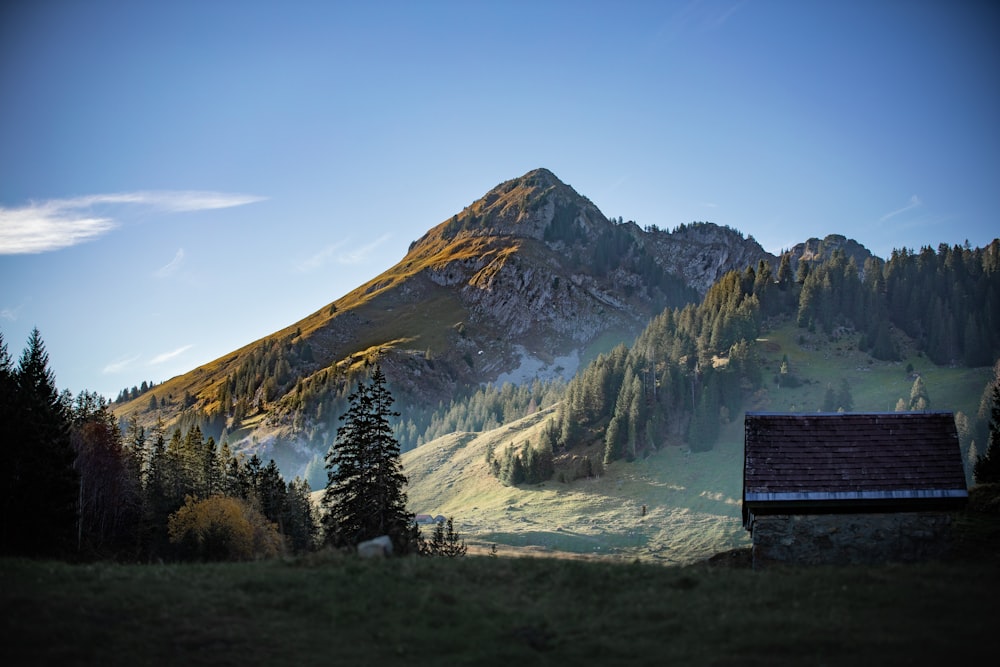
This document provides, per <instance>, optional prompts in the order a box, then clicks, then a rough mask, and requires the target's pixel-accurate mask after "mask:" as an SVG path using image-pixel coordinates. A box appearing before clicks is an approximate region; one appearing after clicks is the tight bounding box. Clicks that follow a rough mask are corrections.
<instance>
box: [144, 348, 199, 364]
mask: <svg viewBox="0 0 1000 667" xmlns="http://www.w3.org/2000/svg"><path fill="white" fill-rule="evenodd" d="M192 347H194V345H183V346H181V347H179V348H177V349H176V350H171V351H170V352H164V353H163V354H158V355H156V356H155V357H153V358H152V359H150V360H149V365H150V366H159V365H160V364H165V363H167V362H168V361H170V360H171V359H175V358H177V357H179V356H181V355H182V354H184V353H185V352H187V351H188V350H190V349H191V348H192Z"/></svg>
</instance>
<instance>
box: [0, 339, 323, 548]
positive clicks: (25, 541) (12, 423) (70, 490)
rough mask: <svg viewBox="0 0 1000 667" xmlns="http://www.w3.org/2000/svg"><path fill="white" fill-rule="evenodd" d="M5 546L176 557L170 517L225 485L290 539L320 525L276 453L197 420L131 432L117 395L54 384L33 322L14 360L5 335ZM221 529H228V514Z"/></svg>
mask: <svg viewBox="0 0 1000 667" xmlns="http://www.w3.org/2000/svg"><path fill="white" fill-rule="evenodd" d="M0 410H2V411H3V412H2V414H0V429H3V431H2V436H3V437H2V440H0V442H2V443H3V446H4V448H5V454H7V456H8V461H9V464H10V465H8V466H5V468H4V470H3V486H2V493H3V495H2V503H3V505H2V515H0V535H2V542H0V544H2V552H3V553H9V554H23V555H29V556H50V557H52V556H59V557H69V556H72V557H77V558H93V557H102V558H121V559H126V560H134V559H151V558H170V557H175V556H179V555H181V554H180V552H178V551H177V549H176V548H175V547H174V546H173V545H172V544H171V540H170V538H169V535H168V523H169V521H170V519H171V517H172V516H173V515H174V514H175V513H176V512H177V511H178V510H180V509H181V507H182V506H184V505H185V503H186V502H189V501H190V500H192V499H199V498H200V499H206V498H211V497H215V496H225V497H230V498H234V499H239V500H240V501H242V502H244V503H246V504H247V505H248V506H250V507H253V508H255V509H256V510H259V512H260V514H261V515H262V516H263V517H264V518H265V519H266V520H267V521H268V522H272V523H273V524H275V525H276V526H277V529H278V531H279V532H280V533H281V534H282V535H283V536H284V541H285V542H286V543H287V546H288V548H290V549H292V550H295V551H299V550H305V549H308V548H311V547H312V545H313V541H314V539H315V534H316V526H315V518H314V517H313V514H312V506H311V503H310V501H309V486H308V484H307V483H305V482H304V481H301V480H299V479H295V480H293V481H292V482H289V483H287V484H286V483H285V481H284V480H283V479H282V477H281V475H280V473H279V471H278V468H277V466H276V465H275V463H274V461H271V462H269V463H268V464H267V465H264V464H263V462H262V461H261V460H260V458H259V457H257V456H256V455H254V456H251V457H249V458H246V457H242V456H236V455H234V454H233V453H232V452H231V451H230V450H229V447H228V444H227V443H225V442H224V443H223V445H222V447H221V448H220V447H217V446H216V443H215V440H214V439H213V438H212V437H208V438H207V439H206V438H205V437H204V436H203V434H202V433H201V431H200V429H198V428H197V427H194V428H192V429H190V430H188V431H187V432H182V431H181V429H179V428H177V429H175V430H174V431H173V432H172V433H171V434H169V437H168V435H167V433H166V432H165V429H164V427H163V424H162V422H160V423H158V424H157V426H155V427H154V428H152V429H151V430H149V431H147V430H146V429H145V428H143V427H142V426H140V425H139V424H138V422H137V421H136V420H135V419H133V420H132V421H131V422H129V423H128V425H127V428H126V430H125V432H124V433H123V432H122V429H121V428H120V427H119V425H118V422H117V420H116V419H115V417H114V415H113V413H112V411H111V409H110V404H109V403H108V402H107V401H106V400H105V399H104V398H103V397H101V396H99V395H98V394H95V393H90V392H87V391H84V392H81V393H80V394H79V395H78V396H77V397H75V398H74V397H73V396H72V395H71V394H70V393H69V392H63V393H62V394H59V393H58V391H57V389H56V386H55V376H54V374H53V373H52V371H51V370H50V369H49V368H48V355H47V353H46V352H45V347H44V344H43V343H42V340H41V336H40V335H39V333H38V331H37V330H35V331H33V332H32V334H31V337H30V339H29V341H28V345H27V347H26V348H25V350H24V353H23V355H22V357H21V359H20V362H19V364H18V366H17V367H16V368H15V367H13V365H12V364H11V361H10V357H9V355H8V353H7V348H6V345H5V344H3V340H2V337H0ZM220 529H223V530H225V529H227V528H226V527H225V526H223V527H221V528H220Z"/></svg>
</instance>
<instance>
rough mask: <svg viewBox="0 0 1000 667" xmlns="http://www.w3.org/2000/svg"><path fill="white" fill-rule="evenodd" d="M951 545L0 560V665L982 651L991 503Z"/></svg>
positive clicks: (987, 646) (801, 659)
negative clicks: (817, 551) (732, 552)
mask: <svg viewBox="0 0 1000 667" xmlns="http://www.w3.org/2000/svg"><path fill="white" fill-rule="evenodd" d="M967 523H970V524H971V525H972V528H971V532H972V533H974V534H975V535H976V536H977V537H976V538H975V540H974V542H975V548H974V549H972V550H971V551H966V552H963V554H964V555H961V556H960V557H959V558H958V559H957V560H953V561H950V562H944V563H929V564H921V565H886V566H881V567H864V568H861V567H844V568H813V569H798V568H776V569H772V570H767V571H762V572H754V571H752V570H748V569H739V568H731V567H716V566H711V565H708V564H699V565H691V566H685V567H664V566H662V565H655V564H649V563H639V562H631V563H629V562H622V561H609V560H572V559H553V558H505V557H502V556H501V557H490V556H478V557H472V556H470V557H466V558H464V559H456V560H448V559H432V558H418V557H406V558H399V559H391V560H387V561H363V560H359V559H357V558H355V557H353V556H343V555H338V554H332V553H320V554H314V555H311V556H308V557H305V558H303V559H299V560H286V561H270V562H259V563H245V564H188V565H114V564H103V563H101V564H92V565H68V564H63V563H55V562H33V561H25V560H0V605H2V608H3V617H2V621H0V633H2V637H0V661H2V664H4V665H40V664H69V665H83V664H87V665H140V664H183V665H273V664H296V665H321V664H322V665H397V664H399V665H404V664H405V665H425V664H426V665H510V664H517V665H522V666H527V665H571V664H611V665H619V664H629V665H653V664H658V665H662V664H696V665H851V666H852V667H856V666H857V665H912V664H948V665H952V664H963V663H966V662H967V661H968V660H971V659H976V658H982V657H983V656H985V655H986V654H987V653H995V645H994V644H993V643H992V639H991V637H992V634H991V632H992V630H993V629H994V628H995V627H996V621H997V618H998V616H997V597H996V596H997V591H1000V567H998V566H1000V553H998V551H997V545H998V543H1000V521H998V519H997V517H995V516H992V517H983V516H979V517H974V518H973V519H971V520H970V521H969V522H967Z"/></svg>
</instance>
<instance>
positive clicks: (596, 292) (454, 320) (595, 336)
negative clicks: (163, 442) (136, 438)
mask: <svg viewBox="0 0 1000 667" xmlns="http://www.w3.org/2000/svg"><path fill="white" fill-rule="evenodd" d="M776 259H777V258H775V257H774V256H773V255H771V254H770V253H767V252H766V251H764V250H763V248H761V246H760V245H759V244H758V243H757V242H756V240H754V239H753V237H752V236H751V237H744V236H743V234H742V233H740V232H738V231H736V230H734V229H731V228H728V227H722V226H719V225H715V224H713V223H693V224H690V225H680V226H678V227H677V228H676V229H675V230H674V231H672V232H669V231H664V230H660V229H658V228H656V227H655V226H649V227H647V228H646V229H645V230H644V229H641V228H640V227H639V226H638V225H637V224H636V223H634V222H631V221H630V222H624V221H622V220H621V219H618V220H617V221H615V220H611V219H609V218H607V217H606V216H604V214H603V213H602V212H601V211H600V209H598V208H597V206H596V205H594V204H593V202H591V201H590V200H589V199H587V198H586V197H584V196H582V195H580V194H579V193H578V192H576V190H574V189H573V188H572V187H571V186H569V185H567V184H566V183H564V182H562V181H561V180H559V179H558V178H557V177H556V176H555V174H553V173H552V172H551V171H549V170H547V169H535V170H532V171H529V172H528V173H526V174H524V175H523V176H520V177H517V178H513V179H510V180H507V181H504V182H502V183H500V184H499V185H497V186H496V187H494V188H492V189H491V190H490V191H489V192H487V193H486V194H485V195H483V196H482V197H480V198H479V199H477V200H475V201H474V202H472V203H471V204H470V205H469V206H466V207H465V208H464V209H463V210H462V211H461V212H459V213H456V214H455V215H453V216H452V217H451V218H449V219H447V220H445V221H442V222H441V223H439V224H437V225H435V226H434V227H432V228H430V229H429V230H428V231H427V232H426V233H425V234H424V235H422V236H421V237H420V238H419V239H417V240H416V241H414V242H413V243H412V244H411V245H410V247H409V249H408V252H407V253H406V255H405V256H404V257H403V258H402V259H401V260H400V261H399V262H398V263H397V264H395V265H394V266H392V267H390V268H389V269H387V270H386V271H384V272H382V273H381V274H379V275H378V276H376V277H375V278H372V279H371V280H369V281H367V282H365V283H363V284H362V285H359V286H358V287H357V288H355V289H354V290H351V291H350V292H348V293H347V294H345V295H343V296H341V297H340V298H338V299H336V300H334V301H332V302H331V303H330V304H328V305H327V306H324V307H323V308H320V309H318V310H317V311H315V312H313V313H311V314H309V315H307V316H306V317H304V318H302V319H301V320H299V321H297V322H295V323H292V324H290V325H289V326H287V327H284V328H282V329H280V330H278V331H276V332H274V333H273V334H271V335H270V336H266V337H264V338H262V339H259V340H257V341H254V342H252V343H249V344H248V345H246V346H243V347H241V348H239V349H237V350H235V351H233V352H231V353H229V354H227V355H223V356H222V357H220V358H218V359H216V360H215V361H213V362H210V363H209V364H205V365H203V366H201V367H199V368H196V369H193V370H192V371H190V372H189V373H185V374H183V375H181V376H177V377H175V378H171V379H170V380H167V381H166V382H164V383H161V384H160V385H157V386H156V387H155V388H154V389H153V390H152V391H151V392H150V394H149V395H148V396H147V395H144V396H142V397H139V398H137V399H135V400H132V401H130V402H127V403H124V404H121V405H119V406H116V413H117V414H118V415H119V417H120V418H123V419H124V418H129V417H135V418H136V419H137V420H138V421H140V422H142V423H145V424H147V425H149V424H153V423H154V422H155V421H156V420H157V419H159V418H162V419H163V420H164V421H165V422H166V423H167V424H168V425H173V424H178V425H191V424H195V423H198V424H200V425H201V426H202V427H203V430H205V431H206V432H207V433H210V434H211V433H215V434H217V437H219V438H222V437H227V438H228V439H229V440H230V442H231V444H233V445H234V446H236V447H237V448H243V449H254V450H255V451H258V450H259V451H261V452H262V453H265V452H270V453H275V452H277V453H278V454H282V450H285V451H284V454H283V455H284V456H286V457H288V458H289V459H290V460H296V461H298V462H299V464H301V461H302V459H303V457H305V456H307V455H308V454H309V452H310V451H315V450H316V449H325V447H326V446H328V444H329V440H330V438H331V437H332V434H333V432H334V431H335V428H336V416H337V415H335V414H329V413H330V411H331V410H332V411H336V409H337V405H339V404H338V403H337V401H338V400H340V401H341V402H342V399H343V398H344V397H345V396H346V393H347V391H349V387H350V385H351V378H352V377H353V376H354V374H357V373H360V372H364V368H365V366H366V364H370V363H372V362H374V361H376V360H378V361H379V363H381V364H382V365H383V366H384V369H385V371H386V375H387V377H388V379H389V382H390V386H391V387H392V388H393V391H394V395H396V396H397V399H398V400H399V402H400V404H401V405H403V406H404V407H410V406H417V405H423V406H425V407H427V406H435V405H437V404H438V403H440V402H442V401H443V402H447V401H449V400H450V399H451V398H452V397H454V396H456V395H458V394H460V393H462V392H463V391H467V390H468V389H469V388H472V387H476V386H478V385H479V384H480V383H482V382H490V381H497V380H500V379H505V380H514V381H516V380H522V381H523V380H528V379H531V378H532V377H536V376H539V375H541V376H543V377H555V376H560V375H561V376H562V377H564V378H568V377H569V376H571V375H572V373H573V372H574V371H575V370H576V367H577V366H578V365H579V363H580V362H581V360H583V359H585V358H587V357H588V356H591V355H593V354H594V353H596V352H600V351H604V350H606V349H608V348H609V347H610V346H611V345H613V344H615V343H616V342H625V341H628V340H630V339H631V338H632V337H634V336H635V335H637V334H638V333H639V332H640V331H641V330H642V329H643V328H644V326H645V325H646V323H647V322H648V321H649V320H650V319H651V318H652V317H653V316H655V315H656V314H658V313H659V312H660V311H662V310H663V308H665V307H680V306H683V305H684V304H685V303H694V302H697V301H698V300H699V299H700V298H701V296H703V295H704V293H705V291H707V289H708V287H709V286H710V285H711V284H712V283H713V282H714V281H715V280H717V279H718V278H719V277H721V275H724V274H725V273H726V272H728V271H730V270H733V269H738V270H742V269H744V268H746V267H747V266H754V265H756V264H757V263H758V262H760V261H765V262H768V263H771V264H774V263H775V261H776ZM331 397H332V398H331ZM337 397H339V398H337Z"/></svg>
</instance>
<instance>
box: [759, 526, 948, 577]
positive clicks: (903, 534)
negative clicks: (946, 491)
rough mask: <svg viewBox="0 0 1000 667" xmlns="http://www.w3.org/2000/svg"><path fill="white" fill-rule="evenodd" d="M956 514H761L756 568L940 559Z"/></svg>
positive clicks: (946, 549) (945, 550)
mask: <svg viewBox="0 0 1000 667" xmlns="http://www.w3.org/2000/svg"><path fill="white" fill-rule="evenodd" d="M950 532H951V514H949V513H947V512H897V513H870V514H806V515H781V514H777V515H764V516H755V517H754V524H753V531H752V535H751V537H752V540H753V563H754V568H760V567H764V566H767V565H768V564H772V563H785V564H796V565H852V564H877V563H885V562H891V561H919V560H928V559H933V558H939V557H941V556H943V555H945V553H946V552H947V551H948V548H949V545H950Z"/></svg>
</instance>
